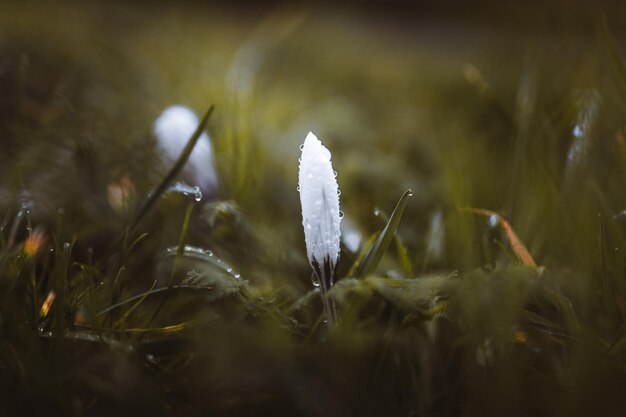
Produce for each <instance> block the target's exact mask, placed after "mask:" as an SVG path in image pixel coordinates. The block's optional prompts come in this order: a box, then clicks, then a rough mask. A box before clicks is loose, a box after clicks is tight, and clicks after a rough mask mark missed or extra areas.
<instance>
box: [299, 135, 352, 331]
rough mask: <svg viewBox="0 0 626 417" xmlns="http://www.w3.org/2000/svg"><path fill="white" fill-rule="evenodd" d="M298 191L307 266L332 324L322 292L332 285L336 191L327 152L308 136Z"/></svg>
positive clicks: (337, 233)
mask: <svg viewBox="0 0 626 417" xmlns="http://www.w3.org/2000/svg"><path fill="white" fill-rule="evenodd" d="M301 149H302V157H301V158H300V174H299V181H298V182H299V190H300V202H301V203H302V225H303V227H304V240H305V243H306V250H307V255H308V257H309V263H310V264H311V268H313V272H314V274H315V278H316V281H317V282H316V285H319V286H320V289H321V292H322V297H323V299H324V308H325V310H326V316H327V318H328V319H329V320H330V321H331V324H332V323H334V321H335V316H336V313H335V306H334V302H333V301H332V299H331V300H330V301H329V300H328V299H327V297H326V292H327V291H328V290H329V289H330V287H332V285H333V284H334V272H335V266H336V265H337V260H338V259H339V242H340V237H341V232H340V222H341V217H342V214H341V212H340V211H339V187H338V186H337V179H336V178H335V176H336V174H335V172H334V171H333V167H332V165H331V162H330V158H331V155H330V151H329V150H328V149H326V147H325V146H324V145H322V143H321V142H320V141H319V139H317V137H316V136H315V135H314V134H313V133H312V132H309V134H308V135H307V137H306V139H305V140H304V144H303V145H302V147H301Z"/></svg>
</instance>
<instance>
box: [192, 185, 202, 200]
mask: <svg viewBox="0 0 626 417" xmlns="http://www.w3.org/2000/svg"><path fill="white" fill-rule="evenodd" d="M193 198H194V200H196V201H200V200H202V191H201V190H200V187H198V186H197V185H196V186H195V187H193Z"/></svg>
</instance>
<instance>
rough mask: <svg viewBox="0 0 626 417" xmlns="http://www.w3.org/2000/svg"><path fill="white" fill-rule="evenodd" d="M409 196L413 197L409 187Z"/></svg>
mask: <svg viewBox="0 0 626 417" xmlns="http://www.w3.org/2000/svg"><path fill="white" fill-rule="evenodd" d="M409 197H413V190H411V189H409Z"/></svg>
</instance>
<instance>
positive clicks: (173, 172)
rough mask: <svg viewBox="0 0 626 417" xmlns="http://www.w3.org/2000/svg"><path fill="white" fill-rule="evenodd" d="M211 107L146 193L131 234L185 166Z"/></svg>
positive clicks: (209, 115)
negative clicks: (164, 174) (155, 185)
mask: <svg viewBox="0 0 626 417" xmlns="http://www.w3.org/2000/svg"><path fill="white" fill-rule="evenodd" d="M213 109H214V106H211V107H209V110H207V112H206V114H205V115H204V117H203V118H202V120H201V121H200V124H199V125H198V127H197V128H196V131H195V132H193V135H191V138H189V141H188V142H187V145H185V148H184V149H183V151H182V152H181V154H180V156H179V157H178V159H177V160H176V163H175V164H174V166H173V167H172V169H170V171H169V172H168V173H167V175H166V176H165V177H164V178H163V180H162V181H161V183H160V184H159V185H158V186H157V187H156V188H155V189H154V191H152V192H151V193H150V194H149V195H148V198H147V199H146V201H145V202H144V204H143V205H142V206H141V208H140V209H139V212H138V213H137V216H135V219H134V220H133V222H132V223H131V226H130V229H129V230H130V233H131V234H132V232H133V231H134V230H135V228H136V227H137V225H139V223H140V222H141V220H142V219H143V218H144V217H145V216H146V214H148V212H150V210H151V209H152V208H153V207H154V205H155V203H156V202H157V201H158V200H159V198H160V197H161V195H162V194H163V193H164V192H165V190H167V187H168V186H169V185H170V183H171V182H172V181H173V180H174V179H175V178H176V176H177V175H178V174H179V173H180V171H181V170H182V169H183V167H184V166H185V163H186V162H187V159H188V158H189V155H191V152H192V151H193V148H194V147H195V146H196V143H197V142H198V139H200V136H202V133H203V132H204V130H205V129H206V127H207V125H208V123H209V119H210V118H211V114H212V113H213Z"/></svg>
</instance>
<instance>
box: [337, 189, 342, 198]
mask: <svg viewBox="0 0 626 417" xmlns="http://www.w3.org/2000/svg"><path fill="white" fill-rule="evenodd" d="M340 195H341V190H339V189H337V197H339V196H340Z"/></svg>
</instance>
